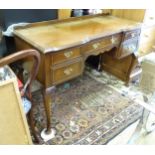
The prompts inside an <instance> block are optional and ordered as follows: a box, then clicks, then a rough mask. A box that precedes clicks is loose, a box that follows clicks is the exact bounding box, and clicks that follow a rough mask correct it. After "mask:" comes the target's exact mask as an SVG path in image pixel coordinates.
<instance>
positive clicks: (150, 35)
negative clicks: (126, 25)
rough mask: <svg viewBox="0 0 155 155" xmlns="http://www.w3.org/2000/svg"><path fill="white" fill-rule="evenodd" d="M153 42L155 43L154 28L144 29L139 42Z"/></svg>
mask: <svg viewBox="0 0 155 155" xmlns="http://www.w3.org/2000/svg"><path fill="white" fill-rule="evenodd" d="M148 41H150V42H153V41H155V26H153V27H149V28H145V29H143V30H142V33H141V35H140V42H141V43H142V42H148Z"/></svg>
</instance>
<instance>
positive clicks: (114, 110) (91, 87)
mask: <svg viewBox="0 0 155 155" xmlns="http://www.w3.org/2000/svg"><path fill="white" fill-rule="evenodd" d="M129 92H130V91H129V89H128V88H126V87H125V86H124V85H123V84H122V83H121V81H119V80H118V79H115V78H114V77H112V76H109V75H107V74H105V73H102V75H100V76H99V75H97V76H94V75H92V74H91V73H90V72H86V73H85V74H84V75H83V76H81V77H78V78H76V79H74V80H71V81H69V82H67V83H65V84H62V85H59V86H57V89H56V93H55V94H54V96H53V105H52V113H53V114H52V127H53V128H55V130H56V132H57V134H56V137H55V138H54V139H52V140H49V141H48V142H45V144H53V145H58V144H59V145H65V144H74V145H76V144H78V145H79V144H80V145H84V144H85V145H86V144H87V145H88V144H106V143H107V142H108V141H109V140H110V139H112V138H113V137H115V136H116V135H117V134H119V133H120V132H121V131H122V130H123V129H125V128H126V127H127V126H129V125H130V124H131V123H133V122H135V121H136V120H137V119H138V118H139V117H140V115H141V112H142V107H141V106H139V105H138V104H137V103H135V101H134V98H135V97H136V95H137V93H136V92H135V91H134V93H129ZM131 92H133V91H131ZM33 98H34V101H35V103H36V105H35V119H36V120H35V122H36V126H37V128H38V129H39V131H41V130H42V129H43V128H45V127H46V120H45V112H44V107H43V98H42V94H41V92H40V91H37V92H35V93H34V94H33Z"/></svg>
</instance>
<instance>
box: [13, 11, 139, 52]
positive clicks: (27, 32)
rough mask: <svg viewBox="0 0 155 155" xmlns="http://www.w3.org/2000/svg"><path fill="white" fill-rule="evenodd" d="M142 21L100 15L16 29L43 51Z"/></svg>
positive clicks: (66, 45)
mask: <svg viewBox="0 0 155 155" xmlns="http://www.w3.org/2000/svg"><path fill="white" fill-rule="evenodd" d="M140 26H141V24H140V23H137V22H134V21H131V20H126V19H121V18H117V17H114V16H110V15H103V14H100V15H96V16H87V17H81V18H77V17H76V18H70V19H65V20H54V21H45V22H38V23H32V24H29V25H27V26H24V27H17V28H16V29H15V30H14V34H15V36H18V37H19V38H22V39H23V40H25V41H26V42H28V43H29V44H30V45H32V46H34V47H35V48H37V49H38V50H40V51H41V52H43V53H48V52H52V51H58V50H62V49H65V48H69V47H73V46H77V45H81V44H84V43H87V42H89V41H91V40H94V39H97V38H100V37H104V36H107V35H112V34H116V33H120V32H123V31H129V30H132V29H137V28H140Z"/></svg>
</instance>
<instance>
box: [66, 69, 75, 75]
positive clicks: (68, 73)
mask: <svg viewBox="0 0 155 155" xmlns="http://www.w3.org/2000/svg"><path fill="white" fill-rule="evenodd" d="M72 71H73V69H72V68H67V69H65V70H64V74H65V75H70V74H71V73H72Z"/></svg>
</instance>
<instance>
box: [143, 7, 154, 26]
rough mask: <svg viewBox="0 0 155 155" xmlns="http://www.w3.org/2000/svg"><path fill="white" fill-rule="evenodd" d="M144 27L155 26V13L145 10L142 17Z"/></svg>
mask: <svg viewBox="0 0 155 155" xmlns="http://www.w3.org/2000/svg"><path fill="white" fill-rule="evenodd" d="M144 23H145V25H148V26H151V25H155V11H154V10H150V9H149V10H146V14H145V17H144Z"/></svg>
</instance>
